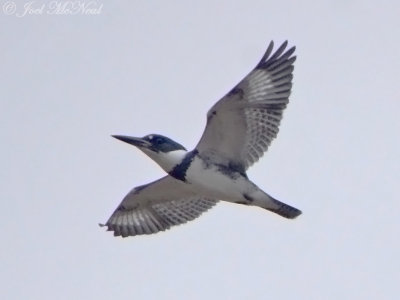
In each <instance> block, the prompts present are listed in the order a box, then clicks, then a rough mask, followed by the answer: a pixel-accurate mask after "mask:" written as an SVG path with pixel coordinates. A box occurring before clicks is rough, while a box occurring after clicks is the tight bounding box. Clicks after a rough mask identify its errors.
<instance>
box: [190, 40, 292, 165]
mask: <svg viewBox="0 0 400 300" xmlns="http://www.w3.org/2000/svg"><path fill="white" fill-rule="evenodd" d="M273 45H274V44H273V42H271V43H270V45H269V46H268V49H267V51H266V53H265V54H264V56H263V58H262V59H261V61H260V62H259V63H258V64H257V66H256V67H255V68H254V70H253V71H251V72H250V73H249V74H248V75H247V76H246V77H245V78H244V79H243V80H242V81H241V82H240V83H239V84H238V85H236V86H235V87H234V88H233V89H232V90H231V91H230V92H229V93H228V94H227V95H225V96H224V97H223V98H222V99H221V100H220V101H218V102H217V103H216V104H215V105H214V106H213V107H212V108H211V109H210V111H209V112H208V115H207V119H208V120H207V126H206V129H205V131H204V133H203V136H202V138H201V140H200V142H199V144H198V145H197V147H196V148H197V149H198V150H199V151H200V153H203V154H207V153H208V152H210V153H218V154H219V155H221V156H223V157H225V158H226V159H227V160H228V161H229V162H231V163H233V164H235V165H236V166H237V167H238V168H239V169H241V170H242V171H244V170H246V169H247V168H249V167H250V166H251V165H252V164H253V163H255V162H256V161H258V159H259V158H260V157H261V156H262V155H263V154H264V152H265V151H267V149H268V147H269V145H270V144H271V141H272V140H273V139H274V138H275V137H276V135H277V133H278V131H279V124H280V121H281V119H282V114H283V110H284V109H285V108H286V105H287V104H288V102H289V95H290V91H291V87H292V78H293V75H292V73H293V69H294V66H293V63H294V61H295V60H296V57H295V56H292V54H293V53H294V51H295V47H292V48H290V49H289V50H287V51H286V52H284V51H285V49H286V47H287V41H286V42H284V43H283V44H282V45H281V46H280V47H279V48H278V50H276V52H275V53H274V54H272V55H271V53H272V49H273Z"/></svg>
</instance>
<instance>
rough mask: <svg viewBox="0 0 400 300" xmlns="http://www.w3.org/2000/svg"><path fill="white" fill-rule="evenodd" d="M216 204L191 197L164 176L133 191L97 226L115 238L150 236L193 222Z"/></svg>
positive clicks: (181, 184)
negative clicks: (102, 227)
mask: <svg viewBox="0 0 400 300" xmlns="http://www.w3.org/2000/svg"><path fill="white" fill-rule="evenodd" d="M217 201H218V200H215V199H210V198H206V197H202V196H199V195H195V194H193V193H191V192H190V191H189V190H188V189H187V188H186V185H185V184H184V183H181V182H180V181H178V180H176V179H174V178H172V177H171V176H165V177H163V178H161V179H160V180H157V181H155V182H152V183H150V184H147V185H143V186H140V187H136V188H134V189H133V190H132V191H131V192H130V193H129V194H128V195H126V197H125V198H124V199H123V200H122V202H121V204H120V205H119V206H118V208H117V209H116V210H115V212H114V213H113V214H112V215H111V217H110V219H109V220H108V221H107V222H106V224H104V225H101V226H107V227H108V230H109V231H114V235H115V236H122V237H127V236H135V235H141V234H152V233H156V232H159V231H164V230H167V229H169V228H170V227H172V226H175V225H179V224H183V223H186V222H188V221H192V220H194V219H195V218H197V217H199V216H200V215H201V214H202V213H203V212H205V211H207V210H208V209H210V208H211V207H213V206H214V205H215V204H216V203H217Z"/></svg>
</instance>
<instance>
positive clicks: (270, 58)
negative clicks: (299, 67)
mask: <svg viewBox="0 0 400 300" xmlns="http://www.w3.org/2000/svg"><path fill="white" fill-rule="evenodd" d="M288 44H289V42H288V40H285V41H284V42H283V43H282V44H281V45H280V46H279V47H278V49H277V50H276V51H275V52H274V53H273V54H272V51H273V48H274V41H273V40H271V41H270V43H269V45H268V48H267V50H266V51H265V54H264V55H263V57H262V58H261V60H260V62H259V63H258V64H257V66H256V68H267V67H268V66H270V65H271V64H273V63H274V62H276V61H280V60H282V61H286V60H289V59H292V58H293V57H294V60H293V61H292V63H293V62H294V61H295V60H296V56H291V55H292V54H293V53H294V52H295V51H296V46H292V47H290V48H289V49H288V50H286V52H285V49H286V47H287V46H288ZM271 54H272V55H271Z"/></svg>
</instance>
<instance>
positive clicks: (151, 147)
mask: <svg viewBox="0 0 400 300" xmlns="http://www.w3.org/2000/svg"><path fill="white" fill-rule="evenodd" d="M112 137H114V138H116V139H118V140H121V141H123V142H125V143H128V144H131V145H133V146H135V147H137V148H139V149H140V150H142V151H143V152H144V153H145V154H147V155H148V156H149V157H150V158H151V159H153V160H154V161H155V162H156V163H158V164H159V165H160V166H161V167H162V168H163V169H164V170H165V171H166V172H170V171H171V170H172V169H173V168H174V167H175V166H176V165H177V164H179V163H180V162H181V161H182V160H183V158H184V156H185V154H186V152H187V150H186V148H185V147H183V146H182V145H181V144H179V143H177V142H175V141H173V140H171V139H170V138H167V137H166V136H163V135H159V134H149V135H146V136H144V137H142V138H138V137H131V136H125V135H112Z"/></svg>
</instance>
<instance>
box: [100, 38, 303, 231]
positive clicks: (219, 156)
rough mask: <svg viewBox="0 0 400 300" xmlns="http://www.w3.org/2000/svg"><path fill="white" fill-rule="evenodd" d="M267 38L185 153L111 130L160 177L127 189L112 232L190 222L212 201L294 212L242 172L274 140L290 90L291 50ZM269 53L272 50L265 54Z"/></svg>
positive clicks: (155, 139) (153, 138) (160, 140)
mask: <svg viewBox="0 0 400 300" xmlns="http://www.w3.org/2000/svg"><path fill="white" fill-rule="evenodd" d="M286 46H287V42H284V43H283V44H282V45H281V46H280V47H279V48H278V49H277V50H276V51H275V53H274V54H272V49H273V42H271V43H270V45H269V46H268V49H267V51H266V52H265V54H264V56H263V57H262V59H261V60H260V62H259V63H258V64H257V66H256V67H255V68H254V70H253V71H251V72H250V73H249V74H248V75H247V76H246V77H245V78H244V79H243V80H242V81H241V82H239V83H238V84H237V85H236V86H235V87H234V88H233V89H232V90H231V91H230V92H228V93H227V94H226V95H225V96H224V97H223V98H222V99H221V100H219V101H218V102H217V103H216V104H215V105H214V106H213V107H212V108H211V109H210V110H209V112H208V114H207V125H206V128H205V130H204V133H203V135H202V137H201V139H200V141H199V143H198V144H197V146H196V147H195V149H194V150H192V151H187V150H186V148H185V147H183V146H182V145H181V144H179V143H177V142H175V141H173V140H171V139H170V138H167V137H165V136H162V135H158V134H150V135H146V136H145V137H143V138H135V137H129V136H121V135H114V136H113V137H115V138H117V139H119V140H121V141H124V142H126V143H129V144H131V145H134V146H136V147H137V148H139V149H140V150H142V151H143V152H144V153H145V154H147V155H148V156H149V157H150V158H152V159H153V160H154V161H155V162H157V163H158V164H159V165H160V166H161V168H163V169H164V170H165V171H166V173H167V174H168V175H166V176H165V177H163V178H161V179H159V180H156V181H154V182H151V183H149V184H146V185H142V186H139V187H136V188H134V189H133V190H132V191H131V192H129V193H128V194H127V195H126V196H125V198H124V199H123V200H122V202H121V204H120V205H119V206H118V208H117V209H116V210H115V211H114V213H113V214H112V215H111V217H110V218H109V220H108V221H107V222H106V224H105V225H102V226H107V227H108V230H111V231H114V235H117V236H123V237H126V236H134V235H140V234H151V233H156V232H158V231H163V230H166V229H169V228H170V227H171V226H174V225H178V224H182V223H185V222H187V221H191V220H193V219H195V218H197V217H198V216H200V215H201V214H202V213H203V212H205V211H206V210H208V209H209V208H211V207H212V206H214V205H215V204H216V203H217V202H218V201H219V200H223V201H228V202H232V203H238V204H245V205H251V206H259V207H261V208H264V209H267V210H269V211H271V212H274V213H276V214H278V215H281V216H283V217H285V218H289V219H293V218H296V217H297V216H299V215H300V214H301V211H300V210H298V209H297V208H294V207H292V206H289V205H287V204H285V203H282V202H280V201H278V200H276V199H274V198H272V197H271V196H270V195H268V194H267V193H265V192H264V191H263V190H261V189H260V188H259V187H258V186H257V185H255V184H254V183H253V182H251V181H250V180H249V179H248V177H247V174H246V170H247V169H248V168H249V167H250V166H251V165H252V164H253V163H255V162H256V161H257V160H258V159H259V158H260V157H261V156H262V155H263V154H264V152H265V151H266V150H267V149H268V147H269V145H270V143H271V141H272V140H273V139H274V138H275V137H276V135H277V133H278V130H279V124H280V120H281V119H282V114H283V110H284V109H285V108H286V105H287V103H288V102H289V95H290V91H291V87H292V78H293V75H292V73H293V69H294V67H293V63H294V61H295V60H296V57H295V56H292V55H293V53H294V51H295V47H292V48H290V49H289V50H287V51H286V52H285V49H286ZM271 54H272V55H271Z"/></svg>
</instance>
